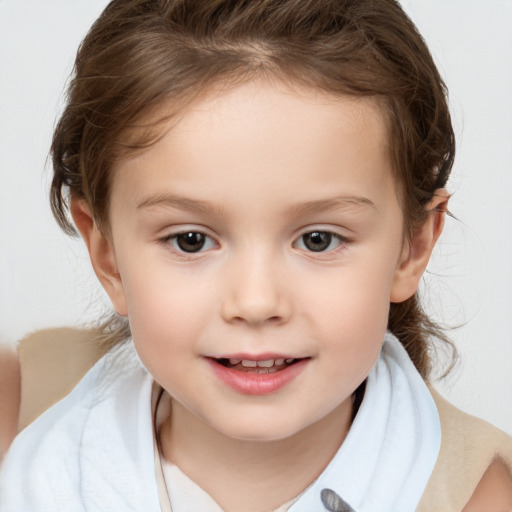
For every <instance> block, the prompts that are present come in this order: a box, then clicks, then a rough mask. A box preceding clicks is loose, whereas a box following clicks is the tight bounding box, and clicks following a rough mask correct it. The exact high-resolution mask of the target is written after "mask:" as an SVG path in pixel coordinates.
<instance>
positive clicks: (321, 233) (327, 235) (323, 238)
mask: <svg viewBox="0 0 512 512" xmlns="http://www.w3.org/2000/svg"><path fill="white" fill-rule="evenodd" d="M308 236H311V237H313V236H316V238H319V240H318V241H317V242H313V243H316V244H317V245H319V248H318V249H319V250H314V249H312V248H311V247H307V244H306V242H305V237H308ZM310 241H311V240H310ZM333 242H334V243H336V246H335V247H331V246H332V244H333ZM348 242H349V240H348V239H347V238H345V237H343V236H341V235H339V234H337V233H333V232H332V231H328V230H323V229H315V230H312V231H308V232H307V233H303V234H302V235H301V236H300V237H299V238H298V239H297V241H296V242H295V243H294V246H295V247H297V248H298V249H301V250H304V251H306V252H308V253H312V254H322V253H330V252H336V251H337V250H339V249H340V247H341V246H343V245H345V244H347V243H348ZM326 244H327V245H326ZM300 245H302V247H300Z"/></svg>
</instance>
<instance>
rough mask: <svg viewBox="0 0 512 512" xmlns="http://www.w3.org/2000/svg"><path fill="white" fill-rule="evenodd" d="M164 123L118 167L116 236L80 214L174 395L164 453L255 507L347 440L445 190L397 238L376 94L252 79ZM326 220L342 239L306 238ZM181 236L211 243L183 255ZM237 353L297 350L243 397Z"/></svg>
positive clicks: (109, 281)
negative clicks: (355, 403)
mask: <svg viewBox="0 0 512 512" xmlns="http://www.w3.org/2000/svg"><path fill="white" fill-rule="evenodd" d="M167 128H168V130H167V132H166V134H165V136H164V137H162V138H161V139H160V140H159V141H158V142H157V143H156V144H155V145H153V146H152V147H151V148H149V149H148V150H147V151H145V152H144V153H142V154H138V155H136V156H133V157H131V158H127V159H125V160H123V161H122V162H120V163H119V164H118V165H117V167H116V169H115V174H114V178H113V183H112V191H111V203H110V209H109V234H108V235H107V236H106V235H104V234H103V233H102V232H101V231H100V230H99V229H98V227H97V226H96V224H95V223H94V221H93V220H92V216H91V214H90V212H89V209H88V207H87V205H86V204H85V203H84V202H83V201H81V200H74V201H73V203H72V213H73V216H74V219H75V222H76V224H77V226H78V228H79V229H80V231H81V233H82V235H83V237H84V240H85V241H86V243H87V245H88V248H89V252H90V255H91V260H92V263H93V266H94V268H95V271H96V273H97V275H98V277H99V279H100V280H101V282H102V284H103V286H104V287H105V290H106V291H107V293H108V294H109V296H110V298H111V300H112V303H113V305H114V307H115V308H116V310H117V312H118V313H120V314H121V315H127V316H128V317H129V318H130V326H131V330H132V335H133V339H134V343H135V346H136V348H137V351H138V353H139V356H140V358H141V360H142V361H143V363H144V364H145V366H146V368H147V369H148V370H149V371H150V372H151V374H152V375H153V377H154V378H155V380H157V381H158V382H159V383H160V384H161V385H162V386H163V387H164V388H165V389H166V390H167V392H168V393H169V394H170V395H171V397H172V398H173V405H172V415H170V416H169V418H168V419H167V420H166V421H165V422H164V424H163V426H162V428H161V430H160V439H161V443H162V447H163V452H164V456H165V457H166V458H167V459H168V460H170V461H172V462H174V463H175V464H177V465H178V466H179V467H180V468H181V469H182V470H183V471H184V472H185V473H186V474H188V475H189V476H190V477H191V478H192V479H193V480H194V481H196V482H197V483H198V484H199V485H200V486H201V487H202V488H203V489H205V490H206V491H207V492H208V493H209V494H210V495H211V496H212V497H213V498H214V499H215V500H216V501H217V502H218V503H219V504H220V506H221V507H222V508H223V509H225V510H226V511H228V512H230V511H231V512H234V511H240V510H244V511H247V512H253V511H254V512H262V511H265V510H269V509H272V508H275V507H277V506H279V505H280V504H282V503H284V502H286V501H287V500H289V499H291V498H292V497H294V496H295V495H297V494H298V493H300V492H301V491H302V490H303V489H304V488H306V487H307V485H309V484H310V483H311V482H312V481H313V480H314V479H315V478H316V477H317V476H318V475H319V474H320V473H321V472H322V470H323V469H324V468H325V466H326V465H327V463H328V462H329V460H330V459H331V458H332V456H333V455H334V453H335V452H336V450H337V449H338V448H339V446H340V444H341V443H342V442H343V439H344V437H345V435H346V433H347V431H348V429H349V427H350V416H351V413H352V394H353V392H354V390H355V389H356V388H357V387H358V386H359V384H360V383H361V382H363V381H364V379H365V378H366V376H367V374H368V372H369V371H370V369H371V367H372V366H373V364H374V363H375V361H376V359H377V357H378V354H379V351H380V348H381V344H382V339H383V337H384V333H385V330H386V323H387V315H388V310H389V303H390V302H393V301H396V302H399V301H403V300H405V299H407V298H408V297H410V296H411V295H412V294H413V293H414V292H415V291H416V289H417V286H418V282H419V279H420V278H421V275H422V273H423V271H424V269H425V267H426V265H427V262H428V259H429V257H430V253H431V251H432V248H433V246H434V244H435V242H436V240H437V238H438V236H439V234H440V233H441V230H442V225H443V218H444V215H443V213H442V212H440V211H439V210H444V209H445V208H444V207H445V206H446V201H447V194H446V193H445V192H444V191H439V194H437V195H436V197H435V198H434V200H433V202H432V204H430V205H429V210H430V214H429V216H428V218H427V220H426V222H425V223H424V224H423V226H421V227H420V228H419V229H418V230H417V231H416V232H415V233H414V234H413V236H412V238H411V239H408V238H407V237H404V233H403V218H402V213H401V210H400V206H399V203H398V199H397V195H396V187H395V183H394V181H393V177H392V171H391V162H390V158H389V154H388V148H387V130H386V125H385V121H384V117H383V115H382V113H381V111H380V109H379V107H378V105H377V104H376V103H374V102H373V101H371V100H368V99H363V100H356V99H353V98H349V97H343V98H339V97H337V98H334V97H330V96H327V95H325V94H322V93H319V92H317V91H314V90H310V89H300V88H293V89H292V88H290V87H286V86H284V85H281V84H275V83H274V84H270V83H268V82H250V83H246V84H244V85H242V86H238V87H236V88H232V89H228V90H227V91H226V90H224V91H223V92H222V93H219V92H218V91H211V94H209V95H207V96H206V97H203V98H202V99H200V100H198V101H197V102H196V103H194V104H193V105H191V106H189V107H188V108H187V109H186V110H185V111H184V112H182V113H181V116H180V118H179V120H178V121H174V124H173V125H169V126H168V127H167ZM318 231H321V232H324V233H332V234H333V235H334V236H332V237H331V243H330V244H329V245H328V247H327V248H326V249H325V250H322V251H312V250H310V248H309V247H310V246H308V245H306V242H309V241H310V240H311V239H310V237H309V235H308V233H311V232H318ZM180 233H202V234H203V235H205V239H204V240H205V244H204V245H203V246H202V247H201V248H200V250H198V251H197V252H185V251H183V249H182V248H180V245H179V243H178V242H179V238H178V235H179V234H180ZM235 354H236V355H240V354H243V357H244V358H247V359H258V358H260V356H262V355H265V354H279V355H286V356H287V357H293V358H303V359H304V363H303V368H302V370H301V371H300V372H299V373H298V375H297V376H296V377H295V378H294V379H292V380H291V381H290V382H288V383H287V384H286V385H285V386H284V387H282V388H280V389H278V390H277V391H274V392H271V393H265V394H257V395H248V394H246V393H241V392H239V391H236V390H234V389H232V388H231V387H230V386H227V385H226V383H225V382H223V381H222V380H221V379H219V378H218V376H217V374H216V372H215V371H214V370H213V369H212V368H213V366H212V358H219V357H229V356H231V357H232V356H233V355H235ZM263 358H265V357H263ZM319 439H321V440H322V442H321V443H319ZM219 461H222V464H219ZM262 489H264V490H265V492H264V493H262Z"/></svg>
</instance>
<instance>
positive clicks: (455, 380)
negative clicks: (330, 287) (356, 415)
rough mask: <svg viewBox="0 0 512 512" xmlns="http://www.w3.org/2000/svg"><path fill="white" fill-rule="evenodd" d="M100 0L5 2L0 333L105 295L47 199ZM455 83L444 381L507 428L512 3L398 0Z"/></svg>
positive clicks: (434, 271)
mask: <svg viewBox="0 0 512 512" xmlns="http://www.w3.org/2000/svg"><path fill="white" fill-rule="evenodd" d="M106 3H107V1H106V0H0V341H1V342H2V343H15V342H16V341H17V340H19V339H20V338H21V337H22V336H23V335H25V334H26V333H28V332H30V331H33V330H36V329H40V328H44V327H51V326H57V325H78V324H81V323H83V322H84V321H88V320H92V319H94V318H96V317H97V316H98V314H99V313H100V312H101V311H103V310H104V309H105V307H106V304H107V302H106V300H105V296H104V294H103V292H102V290H101V289H100V287H99V285H97V283H96V280H95V278H94V276H93V274H92V271H91V270H90V266H89V262H88V258H87V255H86V252H85V250H84V247H83V245H82V243H81V242H80V241H79V240H78V241H77V240H72V239H69V238H67V237H65V236H64V235H63V234H61V232H60V231H59V229H58V228H57V226H56V224H55V222H54V220H53V218H52V216H51V213H50V210H49V206H48V200H47V189H48V185H49V181H50V176H51V173H50V170H49V166H48V165H45V164H46V159H47V155H48V149H49V145H50V140H51V134H52V128H53V126H54V123H55V120H56V117H57V114H58V112H59V111H60V108H61V105H62V102H63V96H64V86H65V82H66V78H67V76H68V75H69V72H70V70H71V67H72V63H73V58H74V53H75V51H76V48H77V46H78V44H79V42H80V40H81V39H82V37H83V36H84V35H85V33H86V31H87V29H88V28H89V26H90V25H91V23H92V22H93V20H94V19H95V18H96V16H97V15H98V14H99V12H100V11H101V9H102V8H103V7H104V6H105V5H106ZM402 3H403V5H404V7H405V9H406V10H407V11H408V12H409V14H410V15H411V17H412V19H413V20H414V21H415V22H416V24H417V25H418V27H419V29H420V31H421V32H422V33H423V35H424V37H425V39H426V40H427V42H428V44H429V46H430V48H431V50H432V52H433V53H434V55H435V58H436V61H437V63H438V65H439V67H440V70H441V73H442V75H443V76H444V78H445V80H446V82H447V84H448V87H449V89H450V102H451V108H452V112H453V119H454V124H455V129H456V134H457V141H458V154H457V159H456V165H455V168H454V173H453V178H452V181H451V185H450V191H451V192H452V193H453V198H452V202H451V210H452V212H453V213H454V214H455V215H456V216H457V218H458V220H453V219H449V220H448V222H447V226H446V230H445V233H444V234H443V236H442V239H441V241H440V244H439V247H438V248H437V250H436V253H435V255H434V258H433V261H432V262H431V265H430V267H429V273H428V275H427V276H426V278H425V286H424V287H423V289H424V294H425V299H426V303H427V307H428V309H429V311H432V312H433V313H434V314H435V315H436V317H437V318H438V319H441V320H442V321H443V322H444V323H446V324H447V325H449V326H456V325H460V326H461V327H459V328H458V329H456V330H453V332H452V333H451V337H452V339H453V340H454V341H455V343H456V345H457V347H458V349H459V352H460V354H461V357H460V361H459V364H458V365H457V367H456V368H455V370H454V371H453V372H452V373H451V374H450V376H449V377H448V378H447V379H444V380H443V381H441V382H439V383H437V387H438V388H439V389H441V391H442V392H443V393H444V394H445V396H446V397H447V398H449V399H450V400H451V401H452V402H453V403H455V404H456V405H458V406H459V407H461V408H463V409H464V410H466V411H468V412H471V413H473V414H476V415H478V416H481V417H483V418H485V419H487V420H488V421H491V422H492V423H494V424H496V425H497V426H499V427H500V428H502V429H503V430H505V431H507V432H508V433H509V434H512V258H511V254H512V201H511V200H510V195H511V192H512V32H511V31H510V27H511V26H512V1H511V0H490V1H486V2H482V1H480V0H429V1H428V2H427V1H425V0H403V2H402Z"/></svg>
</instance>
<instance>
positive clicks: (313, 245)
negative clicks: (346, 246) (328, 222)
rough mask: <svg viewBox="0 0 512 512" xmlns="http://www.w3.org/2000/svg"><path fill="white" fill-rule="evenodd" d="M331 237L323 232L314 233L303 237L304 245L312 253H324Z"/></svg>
mask: <svg viewBox="0 0 512 512" xmlns="http://www.w3.org/2000/svg"><path fill="white" fill-rule="evenodd" d="M331 240H332V235H331V233H326V232H325V231H314V232H313V233H308V234H307V235H304V236H303V241H304V245H305V246H306V247H307V248H308V249H309V250H310V251H314V252H320V251H325V249H327V247H329V245H330V244H331Z"/></svg>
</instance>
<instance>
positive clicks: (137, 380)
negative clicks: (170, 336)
mask: <svg viewBox="0 0 512 512" xmlns="http://www.w3.org/2000/svg"><path fill="white" fill-rule="evenodd" d="M151 388H152V379H151V377H150V376H149V375H148V374H147V372H146V371H145V370H144V369H143V368H142V367H141V366H140V365H138V364H131V365H129V364H128V365H127V364H126V360H124V361H122V360H119V359H117V360H116V359H115V357H114V356H109V355H107V356H106V357H104V358H103V359H101V360H100V361H99V362H98V363H97V364H96V365H95V366H94V367H93V368H92V369H91V370H90V372H89V373H88V374H87V375H86V376H85V377H84V379H83V380H82V381H81V382H80V383H79V384H78V385H77V387H76V388H75V389H74V390H73V392H72V393H71V394H70V395H68V396H67V397H66V398H65V399H64V400H62V401H61V402H59V403H58V404H56V405H55V406H54V407H52V408H51V409H49V410H48V411H46V412H45V413H44V414H43V415H42V416H41V417H40V418H38V419H37V420H36V421H35V422H34V423H32V424H31V425H30V426H29V427H28V428H27V429H26V430H24V431H23V432H22V433H21V434H20V435H19V436H18V437H17V438H16V440H15V441H14V443H13V445H12V447H11V450H10V451H9V453H8V455H7V458H6V460H5V464H4V467H3V471H2V475H1V477H0V511H1V512H50V511H51V512H55V511H60V510H63V511H64V510H65V511H66V512H75V511H77V512H78V511H80V512H81V511H87V512H100V511H101V512H110V511H112V512H124V511H127V512H132V511H140V512H153V511H159V510H160V504H159V503H158V489H157V484H156V478H155V458H154V448H153V446H154V445H153V429H152V414H151ZM440 439H441V433H440V425H439V417H438V414H437V409H436V407H435V404H434V402H433V400H432V397H431V395H430V393H429V391H428V389H427V387H426V386H425V384H424V382H423V380H422V379H421V377H420V375H419V374H418V373H417V371H416V370H415V368H414V366H413V365H412V363H411V361H410V359H409V357H408V356H407V353H406V352H405V350H404V349H403V347H402V346H401V344H400V343H399V342H398V341H397V340H396V339H394V338H393V337H392V336H387V337H386V340H385V342H384V345H383V350H382V353H381V356H380V358H379V360H378V361H377V363H376V364H375V366H374V368H373V369H372V371H371V373H370V375H369V376H368V380H367V387H366V393H365V398H364V400H363V403H362V404H361V407H360V409H359V412H358V414H357V417H356V419H355V420H354V423H353V425H352V427H351V429H350V432H349V434H348V436H347V438H346V439H345V441H344V443H343V445H342V446H341V448H340V450H339V451H338V453H337V454H336V456H335V457H334V459H333V460H332V461H331V463H330V464H329V465H328V467H327V468H326V470H325V471H324V472H323V473H322V475H321V476H320V477H319V479H318V480H317V481H316V482H314V483H313V485H312V486H311V487H310V488H309V489H308V490H307V491H306V492H305V493H304V494H303V495H302V496H301V497H300V498H299V499H298V500H297V501H296V502H295V504H293V505H292V506H291V508H290V509H289V510H290V512H317V511H322V510H326V509H325V508H324V505H323V502H322V500H321V493H322V491H323V490H324V489H330V490H332V491H334V492H335V493H336V494H337V495H338V496H340V497H341V498H342V499H343V500H344V501H345V502H346V503H348V504H349V505H350V507H351V508H352V509H353V510H355V511H356V512H375V511H379V512H388V511H389V512H408V511H414V510H415V508H416V506H417V504H418V502H419V500H420V498H421V495H422V493H423V491H424V489H425V486H426V484H427V481H428V479H429V476H430V474H431V472H432V469H433V467H434V464H435V461H436V459H437V455H438V452H439V446H440ZM175 492H176V491H175ZM324 495H325V493H324ZM339 510H350V509H347V508H345V509H341V508H340V509H339Z"/></svg>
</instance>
